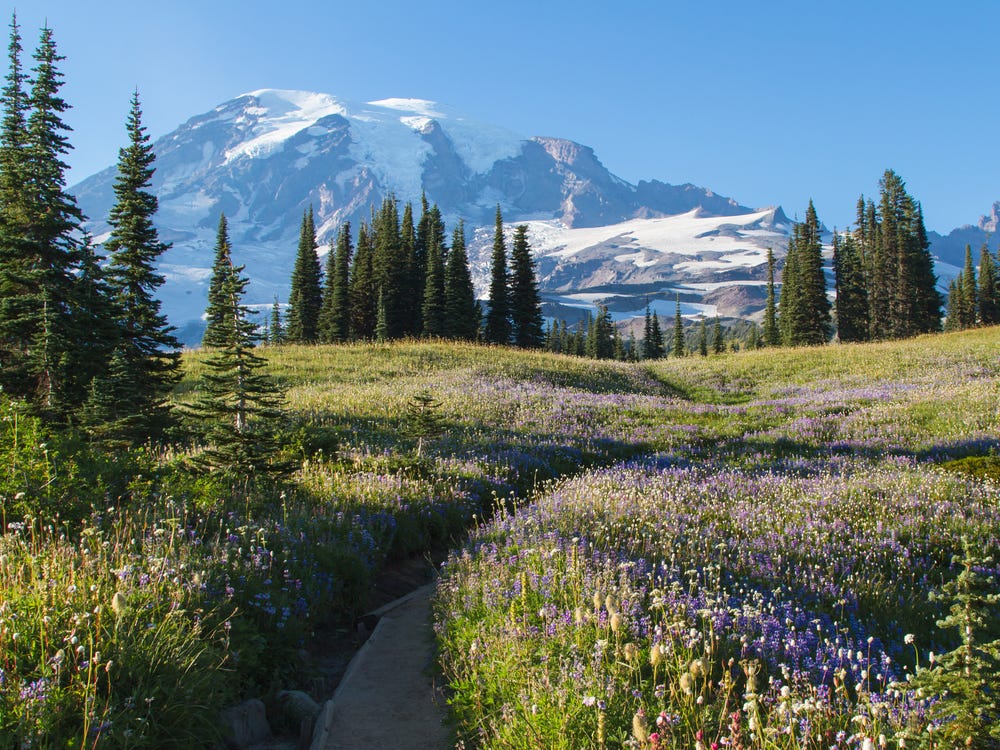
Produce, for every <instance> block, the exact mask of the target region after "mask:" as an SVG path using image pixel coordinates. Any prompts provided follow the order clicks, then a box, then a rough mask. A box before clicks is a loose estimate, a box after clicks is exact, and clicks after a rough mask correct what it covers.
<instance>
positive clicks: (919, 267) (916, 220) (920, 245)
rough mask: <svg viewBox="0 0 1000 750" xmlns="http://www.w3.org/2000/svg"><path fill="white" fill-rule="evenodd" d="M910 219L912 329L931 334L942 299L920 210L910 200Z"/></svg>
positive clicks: (937, 324)
mask: <svg viewBox="0 0 1000 750" xmlns="http://www.w3.org/2000/svg"><path fill="white" fill-rule="evenodd" d="M911 220H912V224H911V227H910V232H911V236H912V240H911V242H912V244H911V249H910V252H909V270H910V273H911V274H912V278H913V295H914V298H915V299H914V302H913V310H914V318H915V328H916V332H917V333H935V332H936V331H940V330H941V307H942V305H943V304H944V299H943V298H942V297H941V293H940V292H939V291H938V288H937V284H938V280H937V274H935V273H934V258H933V256H932V255H931V251H930V247H931V242H930V239H928V237H927V228H926V226H925V225H924V211H923V208H922V207H921V205H920V203H919V202H916V201H914V210H913V211H912V213H911Z"/></svg>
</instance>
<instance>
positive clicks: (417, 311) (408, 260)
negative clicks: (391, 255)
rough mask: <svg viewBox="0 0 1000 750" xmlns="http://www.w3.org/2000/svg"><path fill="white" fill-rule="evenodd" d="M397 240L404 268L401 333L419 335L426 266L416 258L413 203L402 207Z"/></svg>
mask: <svg viewBox="0 0 1000 750" xmlns="http://www.w3.org/2000/svg"><path fill="white" fill-rule="evenodd" d="M439 216H440V214H439ZM399 241H400V243H401V254H400V257H401V258H402V260H403V266H404V269H405V270H404V277H403V281H404V282H405V283H404V287H403V293H404V294H405V295H406V298H405V300H404V301H403V312H402V315H403V320H402V329H401V335H402V336H419V335H420V333H421V332H422V331H423V327H424V324H423V318H422V315H423V301H424V286H425V282H426V277H427V268H426V263H424V264H422V265H421V264H420V262H419V261H418V259H417V234H416V229H415V227H414V225H413V204H411V203H407V204H406V206H404V207H403V221H402V224H401V225H400V228H399ZM442 247H443V245H442Z"/></svg>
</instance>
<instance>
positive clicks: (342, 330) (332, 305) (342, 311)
mask: <svg viewBox="0 0 1000 750" xmlns="http://www.w3.org/2000/svg"><path fill="white" fill-rule="evenodd" d="M353 253H354V248H353V247H352V246H351V223H350V222H345V223H344V225H343V226H342V227H341V228H340V231H339V232H338V233H337V242H336V245H334V244H333V243H331V245H330V251H329V253H328V254H327V269H326V288H325V290H324V293H323V306H322V308H321V309H320V314H319V336H320V340H321V341H323V342H324V343H327V344H333V343H338V342H342V341H347V340H348V338H349V336H350V328H351V326H350V322H351V294H350V268H351V256H352V254H353Z"/></svg>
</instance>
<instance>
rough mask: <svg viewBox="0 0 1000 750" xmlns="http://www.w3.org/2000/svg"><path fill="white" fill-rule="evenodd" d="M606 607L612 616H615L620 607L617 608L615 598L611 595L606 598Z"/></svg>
mask: <svg viewBox="0 0 1000 750" xmlns="http://www.w3.org/2000/svg"><path fill="white" fill-rule="evenodd" d="M604 606H605V607H606V608H607V610H608V612H609V613H610V614H614V613H615V612H617V611H618V607H616V606H615V600H614V597H612V596H611V594H608V595H607V596H606V597H604Z"/></svg>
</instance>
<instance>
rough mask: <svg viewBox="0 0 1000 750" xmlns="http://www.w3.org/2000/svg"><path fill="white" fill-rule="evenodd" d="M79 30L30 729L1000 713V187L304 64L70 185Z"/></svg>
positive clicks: (306, 731)
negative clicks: (341, 89) (818, 168)
mask: <svg viewBox="0 0 1000 750" xmlns="http://www.w3.org/2000/svg"><path fill="white" fill-rule="evenodd" d="M63 63H64V58H63V56H61V55H60V54H59V51H58V48H57V44H56V34H55V32H54V30H53V29H51V28H49V27H48V25H46V26H45V27H43V28H42V29H41V30H40V34H39V38H38V42H37V46H36V47H35V48H34V52H33V54H31V55H30V56H29V55H28V54H27V53H26V52H25V49H24V40H23V39H22V30H21V26H20V25H19V22H18V20H17V16H16V15H15V16H14V17H13V18H12V20H11V24H10V36H9V47H8V65H7V73H6V77H5V79H4V85H3V89H2V92H0V106H2V110H3V111H2V123H0V461H2V463H3V470H2V471H0V750H5V749H6V748H10V749H11V750H15V749H16V750H23V749H25V748H44V749H47V748H140V749H141V748H220V747H227V748H237V749H238V750H243V749H244V748H254V747H281V748H285V747H288V748H295V747H309V748H314V749H315V750H323V749H324V748H329V749H330V750H332V748H335V747H336V748H339V747H357V748H370V747H375V746H378V745H385V746H388V747H400V748H411V747H413V748H424V747H426V748H428V750H447V749H448V748H454V749H462V750H473V749H474V748H475V749H479V750H537V749H544V750H548V749H556V748H565V749H567V750H576V749H587V750H618V749H619V748H632V749H636V750H668V749H672V748H690V749H692V750H875V749H876V748H879V749H881V748H892V749H897V750H898V749H902V748H927V749H928V750H931V749H940V750H950V749H957V748H963V749H964V748H975V749H979V750H990V749H996V748H1000V327H998V324H1000V250H996V249H993V248H991V246H990V243H991V242H993V243H994V244H995V239H994V238H993V237H992V236H991V230H990V227H993V226H994V225H996V224H997V221H1000V215H997V209H996V208H995V211H994V214H995V215H994V219H995V221H994V222H993V224H990V221H989V220H988V219H987V217H984V219H983V220H982V221H981V222H980V225H979V226H978V227H971V226H969V227H963V228H961V229H960V230H956V232H957V234H956V233H952V235H947V236H945V235H940V234H937V233H934V232H931V231H929V230H928V229H927V227H926V225H925V213H924V206H923V204H922V203H921V201H920V200H919V198H918V197H917V196H916V195H914V194H913V192H911V190H912V189H911V187H909V186H908V185H907V183H906V181H904V179H903V177H902V176H901V175H900V174H898V173H897V172H896V171H895V170H894V169H883V170H881V174H873V175H872V178H873V179H872V181H871V183H870V184H869V185H867V186H865V189H866V190H869V191H871V196H870V197H866V196H865V195H862V196H861V197H860V198H857V199H856V204H855V203H854V200H855V198H854V197H853V196H844V200H845V201H847V202H848V205H849V206H856V208H854V209H853V216H854V219H853V223H852V225H851V226H848V227H846V228H843V229H836V228H835V229H830V228H828V227H827V226H826V225H825V224H824V223H823V222H822V221H821V219H820V214H819V211H818V209H817V207H816V206H815V205H814V201H813V200H808V201H804V205H803V206H802V210H803V211H804V219H803V220H802V221H801V222H800V221H797V220H791V219H789V218H788V217H787V216H786V215H785V213H784V211H783V210H782V209H781V208H780V207H777V206H774V207H771V208H768V209H751V208H748V207H745V206H742V205H740V204H738V203H737V202H736V201H734V200H732V199H727V198H724V197H722V196H719V195H717V194H715V193H714V192H712V191H710V190H708V189H706V188H698V187H696V186H694V185H683V186H672V185H667V184H666V183H661V182H657V181H652V182H645V181H640V182H639V183H638V185H633V184H632V183H630V182H627V181H625V180H623V179H620V178H618V177H616V176H615V175H613V174H611V173H610V172H608V171H607V170H606V169H605V167H604V166H603V164H601V162H600V161H599V160H598V159H597V158H596V156H595V155H594V152H593V150H592V149H589V148H588V147H585V146H581V145H580V144H577V143H574V142H572V141H567V140H562V139H558V138H550V137H545V138H541V137H539V138H532V139H521V138H519V137H515V136H512V135H510V134H509V133H507V132H506V131H502V130H501V129H500V128H496V127H492V126H489V127H487V126H479V125H478V124H475V123H473V122H472V121H470V120H468V119H467V118H464V117H463V116H460V115H457V114H455V113H454V112H453V111H452V110H450V109H449V108H447V107H444V106H442V105H437V104H435V103H434V102H429V101H425V100H416V99H412V100H409V99H407V100H404V99H382V100H379V101H376V102H368V103H367V104H365V105H351V104H348V103H346V102H341V101H340V100H338V99H336V98H334V97H331V96H330V95H326V94H316V93H309V92H300V91H288V90H281V89H261V90H258V91H255V92H253V93H252V94H246V95H243V96H241V97H239V98H237V99H235V100H232V101H230V102H227V103H225V104H222V105H220V106H219V107H216V108H215V109H214V110H212V111H211V112H209V113H206V114H205V115H199V116H196V117H194V118H192V119H191V120H189V121H188V122H187V123H186V124H185V125H183V126H181V127H180V128H178V129H177V130H176V131H174V132H173V133H171V134H168V135H167V136H164V137H162V138H159V139H157V140H154V139H153V138H152V137H151V136H150V135H149V133H148V131H147V127H146V125H145V124H144V111H143V99H142V98H141V97H140V93H139V91H138V90H135V91H133V93H132V95H131V97H130V98H129V99H128V100H126V101H123V102H122V105H123V106H122V114H123V115H124V129H123V131H122V132H121V141H122V145H121V148H120V150H119V152H118V160H117V164H116V165H115V166H114V168H113V169H110V170H105V171H104V172H101V173H98V174H97V175H93V176H91V177H88V178H87V179H85V180H83V181H82V182H80V184H79V185H77V186H76V187H75V188H70V187H68V184H67V183H68V174H69V169H70V167H69V166H68V164H67V163H66V162H67V160H68V158H69V154H70V153H71V150H72V145H71V142H70V135H71V130H70V128H69V126H68V124H67V121H66V118H67V113H68V112H69V111H70V105H69V103H67V101H66V100H65V99H64V98H63V94H62V87H63V84H64V80H63V74H62V72H61V70H60V68H61V66H62V65H63ZM140 74H141V71H140ZM199 139H201V140H199ZM463 139H464V140H463ZM161 164H165V165H166V167H165V168H164V169H162V170H161V168H160V166H159V165H161ZM414 165H415V166H414ZM819 179H821V176H820V175H819V173H817V180H819ZM394 180H395V181H394ZM95 208H97V209H99V210H100V215H95V214H94V211H95ZM85 209H86V213H85ZM87 214H89V215H87ZM970 238H971V239H970ZM958 240H964V243H963V244H965V248H964V253H961V252H960V251H956V250H955V249H954V247H952V245H953V244H954V242H955V241H958ZM980 240H981V242H980ZM949 243H951V244H949ZM973 244H976V245H978V246H977V247H973ZM959 256H960V257H959ZM192 311H194V312H192ZM425 581H426V585H421V584H423V583H425ZM400 597H402V598H400ZM420 597H425V598H426V601H428V602H429V605H428V606H429V609H430V612H431V614H430V616H429V618H427V617H425V618H423V619H424V620H425V622H422V625H425V626H426V630H427V632H428V633H430V634H431V636H432V637H429V638H427V639H425V640H427V641H428V642H427V643H424V642H423V641H420V640H419V639H418V640H417V642H418V644H419V645H418V646H417V648H419V649H421V650H420V654H419V655H420V656H421V657H422V658H421V660H419V661H421V664H423V663H426V665H427V668H426V669H423V670H422V671H420V672H419V674H415V675H408V677H413V678H414V679H416V680H418V681H420V680H422V681H423V682H424V683H426V684H427V686H428V694H433V695H434V696H435V699H434V700H433V701H432V700H426V701H425V699H424V698H423V697H422V694H421V695H417V694H414V695H412V696H408V697H406V698H405V699H403V701H404V703H405V705H396V706H393V707H392V710H382V709H381V708H379V709H378V711H379V715H378V717H377V719H378V721H377V723H378V724H380V725H381V730H382V731H383V732H384V734H383V735H380V736H379V738H378V739H372V738H367V735H364V736H362V735H361V734H357V735H355V736H354V738H353V739H351V740H350V741H348V744H344V742H343V741H341V740H334V739H331V738H332V737H333V734H332V733H333V732H335V731H336V729H337V724H338V722H340V723H341V724H342V725H344V726H348V722H349V721H350V719H351V717H345V716H344V714H345V713H349V712H346V711H344V710H341V709H340V708H339V706H340V705H341V704H340V703H338V701H340V700H342V699H343V695H344V694H345V693H349V692H350V691H352V690H355V689H357V690H360V688H355V685H356V684H357V682H356V679H357V675H358V673H361V672H364V671H365V670H366V669H368V670H370V669H371V668H370V667H368V666H364V665H367V664H371V662H370V661H364V660H365V659H378V658H379V656H380V653H379V652H385V653H384V654H382V658H383V659H388V660H390V663H389V667H390V668H391V667H392V666H393V665H392V663H391V659H392V658H393V657H392V655H391V654H392V645H393V644H391V643H390V644H386V641H385V635H384V634H385V633H386V632H388V631H387V628H385V626H384V624H385V623H388V622H391V621H392V619H393V618H394V617H401V615H399V614H398V613H399V612H400V611H401V607H403V606H404V605H405V603H406V602H412V601H423V600H421V599H420ZM400 602H402V604H401V603H400ZM394 613H395V614H394ZM372 631H374V633H373V632H372ZM422 632H423V631H421V633H422ZM407 644H409V642H407ZM396 645H399V644H396ZM406 648H410V646H409V645H407V646H406ZM424 651H426V654H424ZM424 656H426V658H423V657H424ZM359 664H360V665H362V666H358V665H359ZM400 669H401V670H402V667H401V668H400ZM403 677H404V675H402V674H400V675H399V678H400V681H402V678H403ZM384 686H385V684H384V683H383V685H382V687H384ZM379 688H380V686H379V685H375V687H374V689H373V690H374V692H373V694H372V698H371V700H372V702H373V705H381V704H376V703H375V701H376V700H377V698H378V693H379ZM366 690H372V688H366ZM366 695H368V694H367V693H366ZM413 715H424V717H425V718H426V717H427V716H430V717H431V718H432V719H433V720H434V721H437V719H438V717H440V722H438V723H440V724H441V726H442V727H443V728H444V731H445V732H446V733H447V736H448V737H449V740H448V742H447V743H446V744H445V745H443V746H442V745H441V743H440V742H438V741H436V740H435V741H434V742H431V741H430V740H426V739H425V738H424V737H423V736H422V735H421V734H420V733H419V731H416V730H413V729H411V727H412V726H413V724H411V723H408V722H412V720H413V719H412V716H413ZM248 717H250V718H248ZM254 721H257V722H258V724H259V726H258V727H254V728H251V727H252V725H253V723H254ZM350 726H353V725H350Z"/></svg>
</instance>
